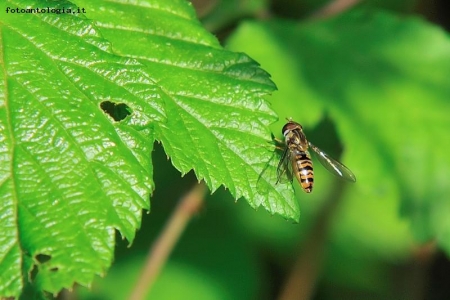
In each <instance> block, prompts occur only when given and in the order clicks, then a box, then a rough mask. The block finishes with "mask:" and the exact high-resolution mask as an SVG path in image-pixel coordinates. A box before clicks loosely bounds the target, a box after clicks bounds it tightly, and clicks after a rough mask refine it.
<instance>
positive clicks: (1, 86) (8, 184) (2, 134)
mask: <svg viewBox="0 0 450 300" xmlns="http://www.w3.org/2000/svg"><path fill="white" fill-rule="evenodd" d="M0 45H3V31H2V28H1V24H0ZM4 66H5V64H4V51H3V48H2V47H0V67H1V71H2V72H1V74H2V79H1V80H0V157H1V159H0V201H1V205H0V215H1V218H0V228H2V234H1V235H0V254H1V256H0V291H2V295H16V293H17V290H19V289H21V288H22V287H23V284H22V278H21V276H20V272H21V267H22V260H21V254H20V253H21V249H20V245H19V243H18V240H19V237H18V234H19V233H18V230H17V228H16V227H15V226H14V224H17V207H16V205H15V203H17V199H18V198H17V193H16V185H15V182H14V176H13V160H14V147H13V145H14V136H13V134H12V130H11V128H12V126H11V117H10V110H9V107H8V101H7V98H8V94H7V92H6V91H7V86H8V85H7V80H6V79H7V76H6V70H5V68H4Z"/></svg>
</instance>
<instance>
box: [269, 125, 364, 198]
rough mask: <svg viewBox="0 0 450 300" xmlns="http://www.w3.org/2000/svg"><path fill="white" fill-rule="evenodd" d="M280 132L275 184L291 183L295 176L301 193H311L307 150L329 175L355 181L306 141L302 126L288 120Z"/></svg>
mask: <svg viewBox="0 0 450 300" xmlns="http://www.w3.org/2000/svg"><path fill="white" fill-rule="evenodd" d="M281 132H282V133H283V136H284V144H285V149H284V152H283V154H282V156H281V159H280V162H279V163H278V167H277V181H276V184H278V183H279V182H287V181H289V182H292V180H293V178H294V176H295V177H296V178H297V180H298V182H299V183H300V185H301V187H302V189H303V191H305V192H306V193H311V191H312V189H313V184H314V171H313V163H312V161H311V155H310V154H309V152H308V148H309V149H312V150H313V151H314V152H315V153H316V154H317V158H318V159H319V161H320V162H321V164H322V165H323V166H324V167H325V168H326V169H327V170H328V171H329V172H330V173H332V174H334V175H336V176H338V177H341V178H343V179H345V180H347V181H350V182H355V181H356V177H355V175H354V174H353V173H352V171H350V170H349V169H348V168H347V167H346V166H344V165H343V164H341V163H340V162H338V161H336V160H334V159H332V158H331V157H330V156H328V154H326V153H325V152H323V151H322V150H320V149H319V148H318V147H316V146H314V145H313V144H312V143H311V142H309V141H308V140H307V139H306V136H305V134H304V133H303V128H302V125H300V124H299V123H297V122H294V121H292V120H291V119H288V122H287V123H286V124H285V125H284V126H283V129H282V130H281ZM264 171H265V170H264ZM264 171H263V172H264ZM261 175H262V174H261ZM261 175H260V177H261Z"/></svg>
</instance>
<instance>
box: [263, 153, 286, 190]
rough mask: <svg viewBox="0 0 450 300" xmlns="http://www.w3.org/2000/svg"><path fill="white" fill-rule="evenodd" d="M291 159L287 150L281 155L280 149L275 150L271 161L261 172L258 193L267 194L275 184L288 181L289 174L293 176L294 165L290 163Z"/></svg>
mask: <svg viewBox="0 0 450 300" xmlns="http://www.w3.org/2000/svg"><path fill="white" fill-rule="evenodd" d="M280 156H281V159H280ZM289 159H290V157H289V153H287V152H286V150H284V152H283V153H282V154H281V155H280V151H279V150H274V151H273V153H272V156H271V157H270V159H269V161H268V162H267V164H266V165H265V166H264V169H263V170H262V172H261V174H259V177H258V181H257V183H256V190H257V191H258V193H260V194H266V193H267V192H268V191H269V189H270V187H272V186H273V185H274V184H277V183H279V182H283V183H284V182H288V181H289V176H290V178H292V171H291V170H292V166H289V164H288V163H290V160H289Z"/></svg>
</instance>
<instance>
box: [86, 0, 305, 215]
mask: <svg viewBox="0 0 450 300" xmlns="http://www.w3.org/2000/svg"><path fill="white" fill-rule="evenodd" d="M155 3H156V2H155ZM164 3H165V2H164ZM179 3H183V2H181V1H180V2H179ZM80 5H83V7H86V9H87V11H88V14H87V16H88V17H89V18H92V19H95V20H97V25H98V26H99V28H100V29H101V31H102V34H103V35H104V36H105V37H106V38H107V39H108V40H110V41H111V42H112V44H113V49H114V51H115V52H116V53H119V54H121V55H123V56H127V57H137V58H139V59H140V62H141V63H142V64H144V65H146V66H148V68H149V69H151V70H152V76H154V77H155V78H156V81H157V82H158V85H159V86H160V87H161V89H162V90H163V91H165V92H166V96H167V97H165V98H164V100H165V102H164V103H165V112H166V115H167V122H165V123H161V124H159V126H157V127H156V128H155V134H156V139H157V140H159V141H161V142H162V144H163V145H164V149H165V151H166V153H167V154H168V156H170V157H171V159H172V162H173V165H174V166H175V167H176V168H177V169H178V170H180V171H181V172H182V173H183V174H184V173H187V172H189V171H190V170H191V169H193V170H194V171H195V173H196V175H197V177H198V178H199V179H204V180H205V182H206V183H207V184H208V186H209V187H210V188H211V190H212V191H215V190H216V189H217V188H218V187H219V186H220V185H223V186H225V187H226V188H227V189H229V190H230V192H231V194H232V195H233V196H234V197H235V198H241V197H244V198H245V199H246V200H247V201H248V202H249V204H250V205H251V206H252V207H255V208H257V207H259V206H263V207H264V208H265V209H267V210H268V211H269V212H270V213H272V214H273V213H277V214H280V215H282V216H284V217H285V218H288V219H292V220H298V218H299V208H298V204H297V202H296V200H295V198H294V196H293V193H292V187H290V186H289V185H283V186H278V187H276V188H273V187H271V188H270V189H269V190H268V193H267V194H260V193H258V192H257V191H256V189H255V186H256V181H257V179H258V176H259V174H260V172H261V171H262V169H263V168H264V166H265V165H266V163H267V161H268V160H269V159H270V157H271V153H272V152H271V151H273V149H271V148H270V147H268V146H269V144H268V143H267V142H268V140H269V132H268V131H267V125H269V124H270V123H272V122H273V121H274V120H276V116H275V114H274V113H273V111H272V110H271V108H270V107H269V105H268V104H267V102H266V101H264V100H263V99H262V98H261V97H262V96H264V95H266V94H268V93H270V92H271V91H273V90H274V89H275V87H274V85H273V83H272V82H271V81H270V80H269V77H268V74H267V73H266V72H265V71H263V70H261V69H260V68H259V65H258V64H257V63H256V62H254V61H253V60H252V59H250V58H249V57H248V56H246V55H244V54H242V53H233V52H230V51H225V50H223V49H222V48H221V47H220V45H219V44H218V42H217V40H216V39H215V38H214V37H212V36H211V35H210V34H208V33H207V32H206V31H205V30H204V29H203V28H202V27H201V24H200V23H199V22H198V21H197V20H196V19H195V14H194V12H193V10H192V8H191V7H190V6H181V7H184V10H182V11H179V12H177V13H176V14H170V12H171V11H172V10H173V8H172V6H173V5H174V4H173V3H167V4H161V3H160V4H158V5H159V6H158V7H159V9H160V10H162V11H163V12H164V13H159V11H158V10H155V4H154V3H153V4H152V3H151V2H150V3H149V4H148V5H144V4H143V5H142V7H141V8H140V9H139V12H140V13H139V14H136V7H134V6H126V5H122V4H119V3H111V2H105V3H101V5H99V3H96V5H95V6H94V5H92V4H91V3H90V2H88V1H85V2H80ZM104 11H115V12H116V13H117V14H119V15H124V16H126V17H124V18H123V19H122V20H121V23H120V26H112V25H111V24H112V23H113V22H115V21H116V17H113V16H111V15H108V14H104V13H103V12H104ZM137 16H139V17H140V18H144V19H143V21H142V22H141V23H139V20H137ZM168 23H170V26H168V27H166V28H163V27H161V25H160V24H168ZM125 36H126V37H125ZM124 40H126V42H124ZM162 45H164V47H163V46H162ZM174 74H176V76H174ZM272 148H273V147H272ZM272 184H273V183H271V185H272Z"/></svg>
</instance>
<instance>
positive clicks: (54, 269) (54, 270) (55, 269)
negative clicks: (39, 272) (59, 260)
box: [50, 267, 59, 272]
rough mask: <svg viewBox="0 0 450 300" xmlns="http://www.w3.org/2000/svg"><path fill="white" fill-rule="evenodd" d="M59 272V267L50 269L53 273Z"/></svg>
mask: <svg viewBox="0 0 450 300" xmlns="http://www.w3.org/2000/svg"><path fill="white" fill-rule="evenodd" d="M58 270H59V269H58V267H53V268H51V269H50V271H51V272H56V271H58Z"/></svg>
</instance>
